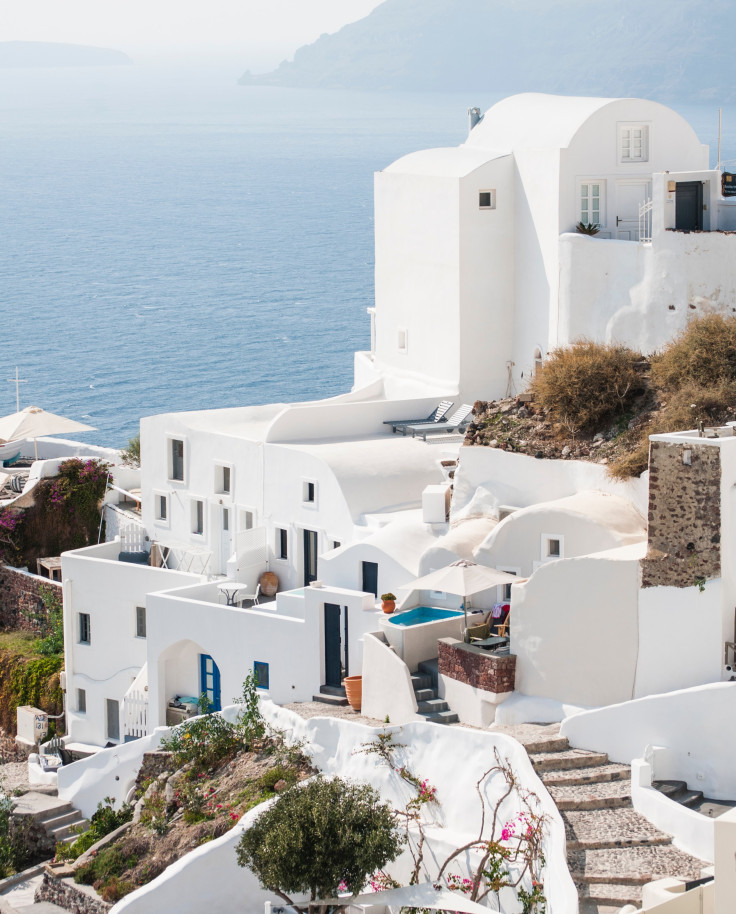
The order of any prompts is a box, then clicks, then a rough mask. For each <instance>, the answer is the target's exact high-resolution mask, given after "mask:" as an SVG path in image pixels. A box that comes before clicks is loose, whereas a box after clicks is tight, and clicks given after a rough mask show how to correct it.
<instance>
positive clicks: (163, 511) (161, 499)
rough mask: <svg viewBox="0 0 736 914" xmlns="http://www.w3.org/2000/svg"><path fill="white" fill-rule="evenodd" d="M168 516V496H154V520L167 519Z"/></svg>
mask: <svg viewBox="0 0 736 914" xmlns="http://www.w3.org/2000/svg"><path fill="white" fill-rule="evenodd" d="M168 516H169V496H168V495H157V496H156V520H167V519H168Z"/></svg>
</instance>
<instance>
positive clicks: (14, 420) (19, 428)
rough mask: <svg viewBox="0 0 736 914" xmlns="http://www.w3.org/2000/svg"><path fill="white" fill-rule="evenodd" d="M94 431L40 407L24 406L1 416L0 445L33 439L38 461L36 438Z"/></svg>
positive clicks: (87, 426)
mask: <svg viewBox="0 0 736 914" xmlns="http://www.w3.org/2000/svg"><path fill="white" fill-rule="evenodd" d="M93 431H95V429H94V428H93V427H92V426H91V425H85V424H84V422H77V421H76V420H75V419H67V418H66V417H65V416H57V415H56V413H47V412H46V410H45V409H41V407H40V406H26V408H25V409H22V410H21V411H20V412H17V413H12V414H11V415H10V416H3V418H2V419H0V443H4V444H7V443H8V442H10V441H21V440H25V439H26V438H33V449H34V452H35V455H36V459H38V444H37V443H36V439H37V438H42V437H43V436H45V435H63V434H68V433H70V432H93Z"/></svg>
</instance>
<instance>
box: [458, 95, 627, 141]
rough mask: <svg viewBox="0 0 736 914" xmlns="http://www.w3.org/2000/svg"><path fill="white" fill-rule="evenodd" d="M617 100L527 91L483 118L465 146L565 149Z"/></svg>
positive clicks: (496, 107)
mask: <svg viewBox="0 0 736 914" xmlns="http://www.w3.org/2000/svg"><path fill="white" fill-rule="evenodd" d="M617 101H622V99H617V98H584V97H580V96H567V95H545V94H543V93H541V92H525V93H522V94H521V95H511V96H510V97H509V98H504V99H503V100H502V101H500V102H497V103H496V104H495V105H494V106H493V107H492V108H489V109H488V111H486V113H485V114H484V115H483V119H482V120H481V121H480V123H478V124H476V126H475V127H474V128H473V130H472V131H471V133H470V136H469V137H468V139H467V140H466V141H465V146H466V147H467V146H478V147H482V148H483V149H498V148H499V147H500V148H505V149H508V150H511V149H516V148H518V147H524V146H527V147H552V148H557V147H560V148H563V147H566V146H569V145H570V142H571V141H572V138H573V137H574V136H575V134H576V133H577V132H578V130H579V129H580V128H581V127H582V125H583V124H584V123H585V121H587V119H588V118H589V117H590V116H591V115H592V114H595V112H596V111H599V110H600V109H601V108H605V107H606V105H610V104H612V103H613V102H617Z"/></svg>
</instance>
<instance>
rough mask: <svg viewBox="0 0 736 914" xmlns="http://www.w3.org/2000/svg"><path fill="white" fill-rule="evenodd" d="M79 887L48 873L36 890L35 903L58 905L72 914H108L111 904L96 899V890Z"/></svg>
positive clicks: (70, 881) (69, 880)
mask: <svg viewBox="0 0 736 914" xmlns="http://www.w3.org/2000/svg"><path fill="white" fill-rule="evenodd" d="M84 888H86V887H82V886H77V885H75V884H74V882H73V881H72V880H71V879H59V878H58V877H56V876H52V875H51V874H50V873H49V872H48V871H46V872H45V873H44V875H43V882H42V883H41V885H40V886H39V887H38V888H37V889H36V895H35V897H34V901H35V902H36V903H38V902H40V901H48V902H51V904H55V905H58V906H59V907H60V908H63V909H64V910H65V911H69V912H71V914H107V912H108V911H109V910H110V909H111V908H112V905H111V904H107V902H105V901H102V899H101V898H99V897H95V896H96V893H95V892H94V890H92V889H89V888H87V891H85V890H84Z"/></svg>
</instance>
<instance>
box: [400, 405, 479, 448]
mask: <svg viewBox="0 0 736 914" xmlns="http://www.w3.org/2000/svg"><path fill="white" fill-rule="evenodd" d="M472 412H473V407H472V406H470V405H468V404H467V403H463V405H462V406H461V407H460V408H459V409H456V410H455V412H454V413H453V414H452V415H451V416H450V418H449V419H448V420H447V422H443V423H442V424H441V425H438V424H436V423H434V422H421V423H419V424H417V425H408V426H407V429H408V431H410V432H411V436H412V438H414V437H416V436H417V435H421V436H422V439H423V440H424V441H426V440H427V435H428V434H429V433H430V432H432V431H435V432H445V433H447V434H448V435H450V434H452V432H460V431H463V430H464V429H465V426H466V425H467V424H468V423H469V422H470V416H471V414H472Z"/></svg>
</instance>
